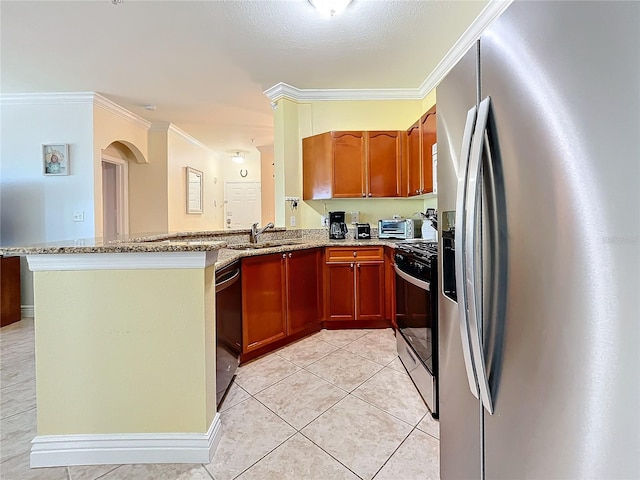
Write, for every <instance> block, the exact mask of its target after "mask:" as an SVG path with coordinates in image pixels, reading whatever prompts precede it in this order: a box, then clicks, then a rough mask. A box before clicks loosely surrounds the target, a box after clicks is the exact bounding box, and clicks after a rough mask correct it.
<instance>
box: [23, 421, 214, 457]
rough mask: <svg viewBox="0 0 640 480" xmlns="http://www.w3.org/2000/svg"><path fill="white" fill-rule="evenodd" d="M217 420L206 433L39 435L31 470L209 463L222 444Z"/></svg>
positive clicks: (32, 454) (33, 451) (32, 453)
mask: <svg viewBox="0 0 640 480" xmlns="http://www.w3.org/2000/svg"><path fill="white" fill-rule="evenodd" d="M221 436H222V423H221V421H220V414H219V413H216V416H215V417H214V419H213V422H211V425H210V426H209V430H208V431H207V432H206V433H128V434H115V433H113V434H112V433H109V434H92V435H38V436H37V437H35V438H34V439H33V440H32V441H31V468H39V467H61V466H70V465H117V464H133V463H205V464H207V463H209V462H211V459H212V458H213V454H214V453H215V451H216V448H217V447H218V444H219V443H220V438H221Z"/></svg>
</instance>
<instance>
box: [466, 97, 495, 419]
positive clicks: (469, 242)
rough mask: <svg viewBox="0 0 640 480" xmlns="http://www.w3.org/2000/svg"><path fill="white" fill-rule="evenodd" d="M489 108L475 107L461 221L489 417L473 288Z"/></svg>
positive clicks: (474, 340) (474, 345) (474, 343)
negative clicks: (463, 229) (463, 228)
mask: <svg viewBox="0 0 640 480" xmlns="http://www.w3.org/2000/svg"><path fill="white" fill-rule="evenodd" d="M490 107H491V97H487V98H485V99H484V100H483V101H482V102H480V106H479V107H478V118H477V120H476V126H475V132H474V134H473V141H472V143H471V154H470V157H469V178H468V180H467V183H468V188H469V193H468V195H467V211H466V220H465V253H466V259H465V270H466V272H465V280H466V294H467V302H468V305H469V334H470V338H471V349H472V352H473V358H474V364H475V367H476V376H477V380H478V387H479V389H480V398H481V400H482V404H483V405H484V408H486V410H487V411H488V412H489V413H490V414H492V415H493V400H492V398H491V391H490V389H489V378H488V375H487V368H486V365H485V355H484V348H483V345H482V343H483V342H482V329H481V325H483V308H482V307H483V305H482V296H480V298H478V295H481V290H480V289H478V288H477V285H476V280H477V275H478V273H480V274H481V273H482V270H481V262H482V259H481V258H480V257H481V252H478V249H479V245H481V244H479V242H478V235H477V233H478V223H477V222H478V218H479V215H478V214H479V208H480V206H481V196H482V189H481V183H482V155H483V150H484V146H485V132H486V129H487V121H488V119H489V109H490Z"/></svg>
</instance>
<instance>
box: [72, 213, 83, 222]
mask: <svg viewBox="0 0 640 480" xmlns="http://www.w3.org/2000/svg"><path fill="white" fill-rule="evenodd" d="M73 221H74V222H84V212H73Z"/></svg>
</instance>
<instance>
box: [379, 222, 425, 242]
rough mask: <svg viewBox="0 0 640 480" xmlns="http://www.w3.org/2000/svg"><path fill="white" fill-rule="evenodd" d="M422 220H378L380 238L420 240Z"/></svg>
mask: <svg viewBox="0 0 640 480" xmlns="http://www.w3.org/2000/svg"><path fill="white" fill-rule="evenodd" d="M421 228H422V220H421V219H419V218H394V219H391V220H378V237H379V238H399V239H403V240H406V239H407V238H420V233H421V232H420V229H421Z"/></svg>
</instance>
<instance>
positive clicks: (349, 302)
mask: <svg viewBox="0 0 640 480" xmlns="http://www.w3.org/2000/svg"><path fill="white" fill-rule="evenodd" d="M354 269H355V263H330V264H327V281H328V283H329V285H328V289H327V290H328V292H327V293H328V294H327V298H326V302H327V305H326V308H327V310H326V311H327V312H328V314H327V317H328V320H354V319H355V295H356V293H355V278H354Z"/></svg>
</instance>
